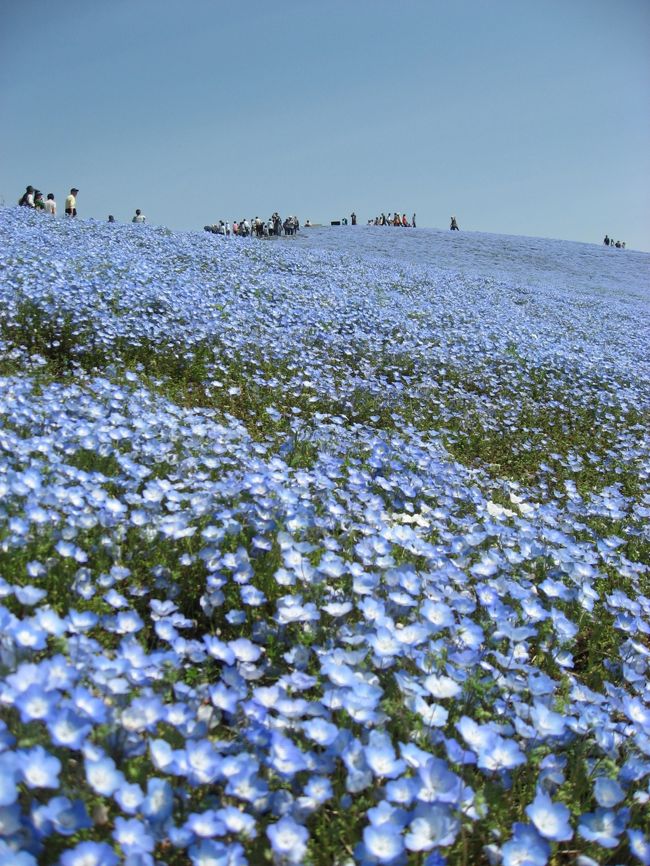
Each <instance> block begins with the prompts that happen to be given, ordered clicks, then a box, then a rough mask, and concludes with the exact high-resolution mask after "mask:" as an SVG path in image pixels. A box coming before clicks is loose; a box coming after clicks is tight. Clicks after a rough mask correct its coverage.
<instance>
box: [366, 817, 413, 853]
mask: <svg viewBox="0 0 650 866" xmlns="http://www.w3.org/2000/svg"><path fill="white" fill-rule="evenodd" d="M363 844H364V847H365V850H366V851H367V852H368V854H369V855H370V856H371V857H373V858H374V859H375V861H376V862H378V863H391V862H392V861H394V860H396V858H398V857H399V856H400V855H401V854H402V853H403V851H404V839H403V837H402V833H401V828H400V827H398V826H396V825H395V824H391V823H390V822H388V823H384V824H378V825H375V824H370V825H369V826H368V827H366V828H365V829H364V831H363Z"/></svg>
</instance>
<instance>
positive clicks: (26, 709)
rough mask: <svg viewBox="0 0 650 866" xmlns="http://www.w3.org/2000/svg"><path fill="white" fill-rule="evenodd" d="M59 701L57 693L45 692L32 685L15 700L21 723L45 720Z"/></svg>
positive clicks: (39, 687)
mask: <svg viewBox="0 0 650 866" xmlns="http://www.w3.org/2000/svg"><path fill="white" fill-rule="evenodd" d="M59 700H60V696H59V693H58V692H46V691H45V690H44V689H43V688H42V687H41V686H39V685H35V684H32V685H31V686H29V687H28V688H27V689H25V691H24V692H21V693H20V694H19V695H18V697H17V698H16V700H15V706H16V708H17V709H18V711H19V713H20V719H21V721H22V722H31V721H34V720H36V719H46V718H47V717H48V716H49V715H50V713H51V712H52V711H53V709H54V707H55V706H56V705H57V703H58V702H59Z"/></svg>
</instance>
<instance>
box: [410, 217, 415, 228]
mask: <svg viewBox="0 0 650 866" xmlns="http://www.w3.org/2000/svg"><path fill="white" fill-rule="evenodd" d="M411 226H412V227H413V228H415V214H413V219H412V220H411Z"/></svg>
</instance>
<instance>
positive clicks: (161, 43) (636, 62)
mask: <svg viewBox="0 0 650 866" xmlns="http://www.w3.org/2000/svg"><path fill="white" fill-rule="evenodd" d="M649 108H650V2H648V0H619V2H618V3H615V4H614V3H611V2H603V0H543V2H540V0H537V2H536V0H490V2H488V0H455V2H449V0H448V2H445V3H442V2H439V0H401V2H395V0H391V2H389V0H327V2H319V0H302V2H298V0H284V2H283V0H274V2H259V0H247V2H246V0H245V2H232V0H230V2H222V0H185V2H181V0H110V2H109V0H104V2H100V0H93V2H89V0H65V2H62V3H53V2H51V0H28V2H25V0H2V8H1V11H0V124H1V126H2V129H3V134H2V136H1V137H0V197H3V198H4V200H5V203H7V204H12V203H14V202H15V201H16V200H17V199H18V197H19V195H20V194H21V192H22V191H23V189H24V187H25V185H26V184H28V183H32V184H34V185H35V186H37V187H38V188H40V189H41V190H43V192H45V193H47V192H54V193H55V194H56V196H57V199H58V201H59V204H60V206H61V205H62V203H63V199H64V196H65V193H66V192H67V190H68V189H69V188H70V187H71V186H77V187H79V189H80V194H79V200H78V206H79V213H80V216H82V217H86V216H89V217H90V216H92V217H96V218H98V219H105V218H106V215H107V214H109V213H113V214H115V215H116V217H117V218H118V219H119V220H127V219H130V217H131V216H132V214H133V212H134V210H135V208H136V207H139V208H141V209H142V210H143V212H144V213H145V214H146V215H147V217H148V219H149V222H152V223H160V224H165V225H168V226H170V227H172V228H181V229H187V228H199V229H200V228H202V227H203V225H204V224H206V223H208V222H214V221H216V220H218V219H220V218H222V219H231V220H232V219H237V218H240V217H243V216H248V217H251V216H254V215H257V214H259V215H260V216H265V217H266V216H269V215H270V213H271V212H272V211H273V210H276V209H277V210H279V211H280V212H281V213H283V214H287V213H295V214H297V215H298V216H299V217H300V218H301V220H302V221H304V220H305V219H307V218H310V219H311V220H312V222H317V221H319V222H329V220H330V219H337V218H340V217H342V216H345V215H349V214H350V212H351V211H352V210H355V211H356V213H357V214H358V216H359V219H360V221H365V220H366V219H368V218H369V217H372V216H374V215H375V214H376V213H379V212H381V211H382V210H383V211H386V212H388V211H393V210H399V211H405V212H407V213H408V214H409V216H410V214H411V213H412V212H413V211H416V212H417V214H418V224H419V225H421V226H431V227H440V228H447V227H448V225H449V217H450V215H451V214H452V213H453V214H455V215H456V216H457V217H458V221H459V223H460V226H461V229H466V230H476V231H489V232H498V233H508V234H522V235H535V236H543V237H557V238H566V239H572V240H582V241H593V242H600V241H601V240H602V237H603V235H604V234H605V232H608V233H609V234H610V235H612V236H613V237H615V238H620V239H622V240H626V241H627V244H628V246H631V247H634V248H636V249H644V250H650V111H649V110H648V109H649Z"/></svg>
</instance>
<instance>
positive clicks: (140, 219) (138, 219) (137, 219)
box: [131, 207, 147, 223]
mask: <svg viewBox="0 0 650 866" xmlns="http://www.w3.org/2000/svg"><path fill="white" fill-rule="evenodd" d="M146 221H147V218H146V216H145V215H144V214H143V213H142V211H141V210H140V208H139V207H138V208H136V209H135V216H134V217H133V219H132V220H131V222H132V223H146Z"/></svg>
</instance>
